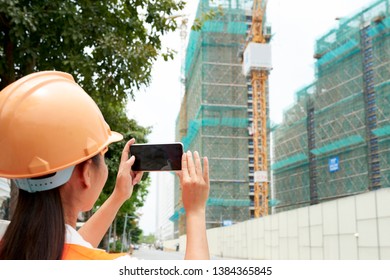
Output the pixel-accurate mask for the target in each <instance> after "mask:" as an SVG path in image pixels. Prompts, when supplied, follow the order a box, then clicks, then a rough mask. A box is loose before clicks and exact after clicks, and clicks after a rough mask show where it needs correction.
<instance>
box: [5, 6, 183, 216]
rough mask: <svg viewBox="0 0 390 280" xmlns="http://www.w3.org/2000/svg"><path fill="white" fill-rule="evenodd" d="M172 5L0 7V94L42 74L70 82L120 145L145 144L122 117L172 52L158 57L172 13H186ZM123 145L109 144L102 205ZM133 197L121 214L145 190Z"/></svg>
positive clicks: (143, 133)
mask: <svg viewBox="0 0 390 280" xmlns="http://www.w3.org/2000/svg"><path fill="white" fill-rule="evenodd" d="M184 4H185V3H184V2H183V1H174V0H159V1H157V0H100V1H91V0H78V1H75V0H0V56H1V58H0V90H1V89H3V88H4V87H6V86H7V85H8V84H10V83H12V82H13V81H15V80H16V79H18V78H20V77H22V76H24V75H27V74H29V73H32V72H34V71H41V70H53V69H55V70H58V71H64V72H68V73H70V74H72V75H73V77H74V78H75V79H76V81H77V82H78V83H79V84H80V85H81V86H82V87H83V88H84V90H85V91H86V92H87V93H89V94H90V95H91V97H92V98H93V99H94V100H95V101H96V102H97V104H98V106H99V107H100V109H101V110H102V113H103V115H104V117H105V119H106V120H107V122H108V123H109V125H110V126H111V129H112V130H115V131H118V132H121V133H122V134H124V135H125V139H126V140H128V139H129V138H130V137H135V138H136V140H137V142H146V140H147V139H146V137H147V135H148V133H149V132H150V129H149V128H143V127H141V126H139V125H138V124H137V123H136V122H135V121H134V120H130V119H129V118H128V117H127V116H126V110H125V106H126V103H127V101H128V100H129V98H132V99H134V92H135V91H136V90H138V89H139V88H140V87H142V86H145V85H148V84H149V82H150V79H151V69H152V65H153V62H154V61H155V60H156V59H157V57H158V56H159V55H162V56H163V57H164V59H165V60H168V59H169V58H172V57H173V55H174V51H173V50H170V49H167V50H162V45H161V40H160V38H161V36H162V35H164V34H165V33H167V32H169V31H174V30H175V29H176V28H177V24H176V22H175V16H173V14H174V13H175V12H177V11H180V10H182V9H183V8H184ZM122 147H123V143H122V144H119V145H112V147H111V148H110V150H109V152H108V154H107V156H108V160H107V162H108V165H109V168H110V173H109V179H108V182H107V190H106V191H105V192H103V194H102V196H101V197H100V199H99V201H98V203H101V202H102V201H104V200H105V198H106V197H107V195H108V192H110V191H111V190H112V188H113V186H114V180H115V179H114V178H115V176H116V173H117V164H118V162H119V158H120V154H121V150H122ZM145 179H146V181H143V182H142V183H140V184H139V186H138V187H137V188H136V189H135V190H134V192H135V193H134V195H133V198H132V201H131V202H132V203H126V204H125V205H124V206H123V207H122V210H121V211H123V212H124V213H129V212H134V210H135V208H137V207H140V206H142V205H143V201H144V197H145V195H146V186H147V185H148V181H147V174H146V175H145Z"/></svg>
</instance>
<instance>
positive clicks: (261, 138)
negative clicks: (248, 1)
mask: <svg viewBox="0 0 390 280" xmlns="http://www.w3.org/2000/svg"><path fill="white" fill-rule="evenodd" d="M266 6H267V0H257V1H256V0H255V1H253V8H252V26H251V30H250V34H249V36H248V39H247V42H246V46H245V51H244V62H243V70H244V74H245V75H246V76H247V77H250V79H251V84H252V91H253V123H252V137H253V147H254V148H253V152H254V172H255V173H254V179H255V180H254V181H255V182H254V217H255V218H259V217H262V216H266V215H268V192H269V180H268V173H269V168H268V154H269V151H268V131H267V121H268V113H267V99H268V98H267V94H268V89H267V85H268V75H269V71H270V70H271V49H270V45H269V44H268V42H269V41H270V38H271V36H270V34H269V33H268V32H267V33H265V32H264V30H265V26H264V14H265V10H266Z"/></svg>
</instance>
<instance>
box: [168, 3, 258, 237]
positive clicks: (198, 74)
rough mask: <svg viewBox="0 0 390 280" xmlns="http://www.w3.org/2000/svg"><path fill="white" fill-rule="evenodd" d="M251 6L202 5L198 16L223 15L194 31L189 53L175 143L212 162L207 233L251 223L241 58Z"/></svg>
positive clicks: (179, 228)
mask: <svg viewBox="0 0 390 280" xmlns="http://www.w3.org/2000/svg"><path fill="white" fill-rule="evenodd" d="M251 2H252V1H247V0H241V1H237V0H223V1H208V0H200V1H199V6H198V10H197V16H199V15H201V14H202V13H205V12H207V11H209V10H210V9H217V8H219V9H221V8H222V11H223V12H222V14H219V15H217V16H216V17H215V18H213V19H212V20H209V21H207V22H205V23H204V25H203V26H202V29H201V30H200V31H191V33H190V36H189V41H188V46H187V51H186V59H185V67H184V69H185V75H184V76H185V96H184V98H183V101H182V106H181V110H180V113H179V116H178V118H177V122H176V140H177V141H181V142H182V143H183V145H184V148H185V150H192V151H198V152H199V153H200V154H201V155H202V156H207V157H208V159H209V167H210V184H211V189H210V195H209V200H208V202H207V205H208V207H207V213H206V220H207V221H206V222H207V227H208V228H211V227H216V226H222V225H223V224H224V221H229V222H232V223H236V222H240V221H244V220H247V219H249V218H250V208H251V204H252V203H253V201H251V198H250V193H251V189H250V182H249V181H250V180H251V178H252V179H253V174H252V176H251V177H250V176H249V173H250V167H249V158H250V156H249V153H250V150H249V149H250V146H249V142H250V136H249V134H248V126H249V125H250V121H249V119H248V83H247V80H246V79H245V76H244V75H243V74H242V64H241V62H240V61H239V59H238V57H237V53H238V51H239V49H240V48H242V44H243V43H244V42H245V39H246V36H247V33H248V28H249V27H250V20H251V16H250V15H251V4H252V3H251ZM175 189H176V197H175V200H176V208H175V213H174V215H173V216H172V217H171V221H173V222H175V230H176V233H179V234H183V233H185V219H183V213H184V212H183V211H181V210H180V209H181V208H182V205H181V203H180V199H179V197H180V195H179V193H180V191H179V186H178V182H177V181H176V186H175ZM252 192H253V190H252ZM252 194H253V193H252ZM180 211H181V213H180Z"/></svg>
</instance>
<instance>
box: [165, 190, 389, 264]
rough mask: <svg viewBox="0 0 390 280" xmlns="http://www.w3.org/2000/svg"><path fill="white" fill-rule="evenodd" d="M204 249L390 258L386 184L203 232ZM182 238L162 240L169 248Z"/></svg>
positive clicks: (235, 254) (269, 255)
mask: <svg viewBox="0 0 390 280" xmlns="http://www.w3.org/2000/svg"><path fill="white" fill-rule="evenodd" d="M207 236H208V241H209V247H210V253H211V255H214V256H223V257H227V258H234V259H267V260H278V259H279V260H288V259H290V260H310V259H312V260H317V259H318V260H321V259H330V260H338V259H343V260H355V259H362V260H370V259H374V260H376V259H386V260H390V188H384V189H380V190H377V191H371V192H366V193H363V194H359V195H355V196H349V197H345V198H341V199H337V200H333V201H329V202H323V203H320V204H317V205H313V206H309V207H303V208H299V209H295V210H291V211H286V212H281V213H278V214H274V215H270V216H266V217H264V218H260V219H252V220H249V221H246V222H242V223H239V224H235V225H232V226H229V227H221V228H214V229H210V230H208V231H207ZM185 240H186V237H185V236H181V237H180V239H179V240H170V241H166V242H165V243H164V248H166V249H174V248H175V247H174V245H175V244H177V243H178V242H179V243H180V251H184V250H185Z"/></svg>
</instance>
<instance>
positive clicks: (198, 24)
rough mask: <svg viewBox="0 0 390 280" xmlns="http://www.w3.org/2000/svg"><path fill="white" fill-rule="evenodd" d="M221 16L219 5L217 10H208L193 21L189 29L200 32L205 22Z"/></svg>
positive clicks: (221, 11) (221, 10)
mask: <svg viewBox="0 0 390 280" xmlns="http://www.w3.org/2000/svg"><path fill="white" fill-rule="evenodd" d="M223 15H224V13H223V8H222V6H221V5H219V6H218V8H217V9H210V10H208V11H205V12H203V13H202V14H201V15H200V16H199V17H197V18H195V19H194V23H193V24H192V26H191V29H192V30H194V31H200V30H201V29H202V26H203V24H204V23H205V22H206V21H208V20H212V19H214V18H216V17H218V16H223Z"/></svg>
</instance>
